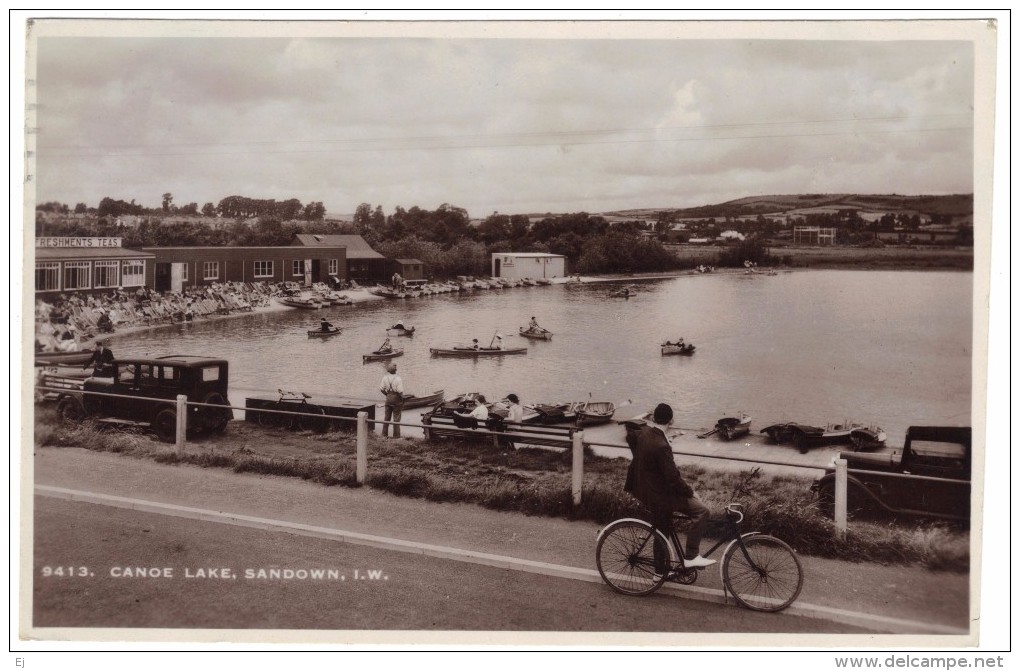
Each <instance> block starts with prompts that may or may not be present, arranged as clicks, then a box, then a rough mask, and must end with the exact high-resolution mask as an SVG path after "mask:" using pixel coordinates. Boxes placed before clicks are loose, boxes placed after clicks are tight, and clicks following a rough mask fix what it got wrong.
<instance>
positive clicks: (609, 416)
mask: <svg viewBox="0 0 1020 671" xmlns="http://www.w3.org/2000/svg"><path fill="white" fill-rule="evenodd" d="M570 409H571V410H572V411H573V412H574V414H575V415H577V425H578V426H595V425H597V424H606V423H608V422H611V421H612V420H613V415H614V414H615V413H616V404H615V403H611V402H609V401H577V402H575V403H571V408H570Z"/></svg>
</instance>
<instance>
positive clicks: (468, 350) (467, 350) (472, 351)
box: [429, 346, 528, 357]
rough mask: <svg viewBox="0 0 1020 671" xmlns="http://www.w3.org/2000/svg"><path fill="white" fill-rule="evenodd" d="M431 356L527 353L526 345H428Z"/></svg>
mask: <svg viewBox="0 0 1020 671" xmlns="http://www.w3.org/2000/svg"><path fill="white" fill-rule="evenodd" d="M429 352H431V353H432V356H456V357H479V356H503V355H505V354H527V353H528V348H527V347H507V348H504V349H500V348H498V347H478V348H475V347H466V346H459V347H457V346H455V347H430V348H429Z"/></svg>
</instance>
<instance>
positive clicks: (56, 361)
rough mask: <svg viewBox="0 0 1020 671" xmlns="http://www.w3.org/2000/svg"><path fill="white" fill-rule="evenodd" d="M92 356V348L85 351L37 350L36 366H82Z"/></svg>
mask: <svg viewBox="0 0 1020 671" xmlns="http://www.w3.org/2000/svg"><path fill="white" fill-rule="evenodd" d="M91 358H92V350H86V351H84V352H36V353H35V365H36V366H81V365H82V364H84V363H85V362H86V361H88V360H89V359H91Z"/></svg>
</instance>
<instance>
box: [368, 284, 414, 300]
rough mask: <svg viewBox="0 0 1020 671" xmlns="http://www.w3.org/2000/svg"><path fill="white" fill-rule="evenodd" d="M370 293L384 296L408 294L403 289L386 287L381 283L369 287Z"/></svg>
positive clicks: (393, 296) (395, 296)
mask: <svg viewBox="0 0 1020 671" xmlns="http://www.w3.org/2000/svg"><path fill="white" fill-rule="evenodd" d="M368 293H370V294H372V295H373V296H382V297H383V298H405V297H406V296H407V294H405V293H404V292H403V291H397V290H396V289H393V288H392V287H384V286H383V285H381V284H377V285H375V286H374V287H372V288H371V289H369V290H368Z"/></svg>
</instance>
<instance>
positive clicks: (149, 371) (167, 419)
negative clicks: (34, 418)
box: [57, 354, 233, 443]
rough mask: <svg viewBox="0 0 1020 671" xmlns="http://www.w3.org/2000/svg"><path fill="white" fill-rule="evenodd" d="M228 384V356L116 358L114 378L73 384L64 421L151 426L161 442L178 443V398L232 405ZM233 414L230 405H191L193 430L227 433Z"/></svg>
mask: <svg viewBox="0 0 1020 671" xmlns="http://www.w3.org/2000/svg"><path fill="white" fill-rule="evenodd" d="M227 382H228V364H227V362H226V361H224V360H223V359H211V358H208V357H200V356H186V355H177V354H175V355H171V356H164V357H159V358H156V359H147V358H146V359H134V358H132V359H117V360H116V361H114V362H113V377H90V378H87V379H85V380H77V381H75V382H74V383H71V382H68V385H69V387H68V389H67V391H66V392H62V393H61V396H60V398H59V399H58V400H57V412H58V414H59V415H60V417H61V419H63V420H64V421H81V420H83V419H85V418H93V419H96V420H98V421H100V422H104V423H116V424H128V425H132V424H133V425H140V426H148V427H150V428H151V429H152V430H153V431H154V432H155V433H156V436H157V437H159V439H160V440H163V441H165V442H171V443H172V442H174V440H175V439H176V435H177V407H176V405H175V402H176V399H177V396H178V395H179V394H183V395H185V396H187V397H188V401H190V402H193V403H207V404H211V405H218V406H229V405H230V400H229V399H228V398H227ZM82 392H97V394H88V393H82ZM156 399H159V400H163V401H167V402H162V403H159V402H155V400H156ZM232 418H233V413H232V411H231V410H230V408H228V407H223V408H210V407H201V406H191V405H189V406H188V420H187V426H188V431H189V433H196V434H198V433H212V432H218V431H222V430H223V429H224V428H226V426H227V422H229V421H230V420H231V419H232Z"/></svg>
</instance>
